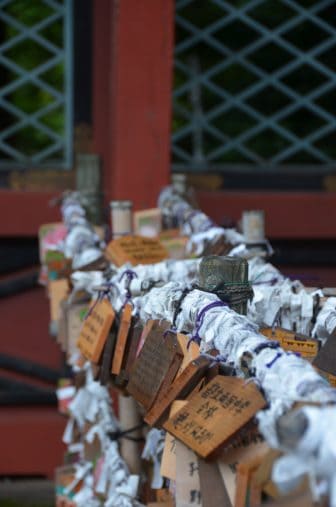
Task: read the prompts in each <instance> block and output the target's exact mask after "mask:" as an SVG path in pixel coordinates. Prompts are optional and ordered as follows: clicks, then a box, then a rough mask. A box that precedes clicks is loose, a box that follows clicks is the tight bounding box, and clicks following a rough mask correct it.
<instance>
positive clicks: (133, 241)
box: [105, 236, 168, 267]
mask: <svg viewBox="0 0 336 507" xmlns="http://www.w3.org/2000/svg"><path fill="white" fill-rule="evenodd" d="M105 255H106V257H107V258H108V259H109V260H110V261H111V262H113V263H114V264H115V265H116V266H118V267H120V266H122V265H123V264H125V263H126V262H129V263H130V264H132V266H136V265H137V264H154V263H155V262H161V261H163V260H165V259H167V258H168V252H167V250H166V249H165V248H164V246H163V245H162V244H161V243H160V241H159V240H158V239H154V238H145V237H143V236H123V237H121V238H118V239H114V240H112V241H110V243H109V244H108V245H107V247H106V250H105Z"/></svg>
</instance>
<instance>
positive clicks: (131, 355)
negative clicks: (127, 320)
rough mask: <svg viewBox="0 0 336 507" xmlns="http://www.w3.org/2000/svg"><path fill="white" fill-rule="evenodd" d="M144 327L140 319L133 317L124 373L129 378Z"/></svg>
mask: <svg viewBox="0 0 336 507" xmlns="http://www.w3.org/2000/svg"><path fill="white" fill-rule="evenodd" d="M143 329H144V328H143V326H142V324H141V322H140V321H139V320H138V319H135V318H133V319H132V324H131V329H130V333H129V339H128V350H127V352H126V357H125V369H124V375H125V377H126V378H127V380H128V377H129V374H130V371H131V369H132V368H133V365H134V362H135V359H136V353H137V350H138V345H139V341H140V338H141V335H142V333H143Z"/></svg>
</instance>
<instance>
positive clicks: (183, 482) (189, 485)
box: [176, 440, 202, 507]
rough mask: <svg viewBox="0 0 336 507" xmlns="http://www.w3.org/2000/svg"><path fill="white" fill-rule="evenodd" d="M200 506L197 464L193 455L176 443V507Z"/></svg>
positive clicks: (182, 445)
mask: <svg viewBox="0 0 336 507" xmlns="http://www.w3.org/2000/svg"><path fill="white" fill-rule="evenodd" d="M191 505H192V506H199V507H201V506H202V498H201V488H200V478H199V470H198V462H197V457H196V455H195V453H194V452H193V451H192V450H191V449H188V447H186V446H185V445H184V444H182V442H179V441H178V440H177V441H176V507H189V506H191Z"/></svg>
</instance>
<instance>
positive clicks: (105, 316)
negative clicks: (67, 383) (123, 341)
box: [77, 298, 115, 364]
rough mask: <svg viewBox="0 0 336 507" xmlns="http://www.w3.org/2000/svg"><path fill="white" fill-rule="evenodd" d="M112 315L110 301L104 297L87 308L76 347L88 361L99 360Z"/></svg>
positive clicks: (95, 361)
mask: <svg viewBox="0 0 336 507" xmlns="http://www.w3.org/2000/svg"><path fill="white" fill-rule="evenodd" d="M114 316H115V314H114V311H113V308H112V306H111V303H110V301H108V300H107V299H106V298H103V299H101V300H99V301H97V302H96V303H94V306H93V307H91V310H89V315H88V316H87V317H86V319H85V321H84V323H83V326H82V329H81V331H80V334H79V338H78V340H77V347H78V348H79V350H80V351H81V352H82V353H83V354H84V356H85V357H86V359H88V360H89V361H92V362H93V363H96V364H97V363H98V362H99V360H100V358H101V355H102V352H103V348H104V345H105V342H106V338H107V335H108V333H109V331H110V328H111V325H112V322H113V320H114Z"/></svg>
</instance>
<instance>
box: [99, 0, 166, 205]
mask: <svg viewBox="0 0 336 507" xmlns="http://www.w3.org/2000/svg"><path fill="white" fill-rule="evenodd" d="M173 33H174V1H173V0H122V1H120V0H111V1H109V0H95V2H94V81H93V89H94V93H93V95H94V97H93V103H94V105H93V128H94V134H93V135H94V146H95V150H96V151H97V153H99V154H100V155H101V156H102V159H103V167H104V190H105V199H106V200H109V199H131V200H132V201H133V202H134V206H135V208H136V209H139V208H145V207H152V206H155V203H156V199H157V195H158V192H159V190H160V188H161V187H162V186H164V185H166V184H167V183H168V181H169V173H170V167H169V166H170V130H171V129H170V127H171V125H170V123H171V88H172V67H173Z"/></svg>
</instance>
